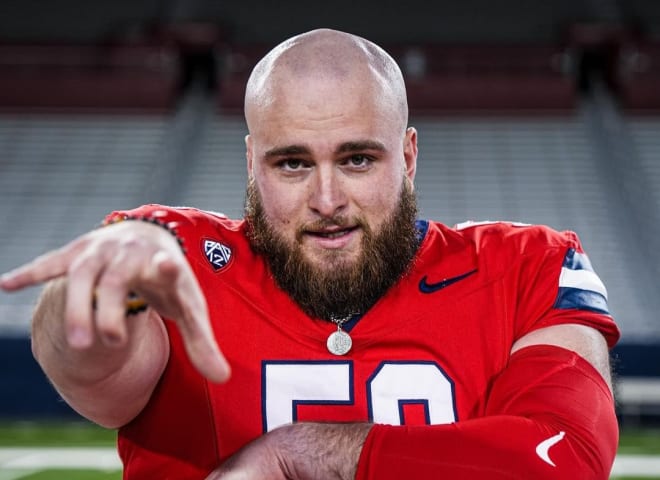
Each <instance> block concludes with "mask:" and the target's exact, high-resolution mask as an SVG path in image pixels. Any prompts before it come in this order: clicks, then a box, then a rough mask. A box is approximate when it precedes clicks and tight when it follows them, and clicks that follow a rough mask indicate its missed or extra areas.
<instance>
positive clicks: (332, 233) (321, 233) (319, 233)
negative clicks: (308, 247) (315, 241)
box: [305, 227, 358, 239]
mask: <svg viewBox="0 0 660 480" xmlns="http://www.w3.org/2000/svg"><path fill="white" fill-rule="evenodd" d="M357 228H358V227H348V228H332V229H323V230H307V231H305V233H306V234H307V235H312V236H315V237H320V238H329V239H333V238H339V237H343V236H344V235H348V234H349V233H351V232H353V231H355V230H357Z"/></svg>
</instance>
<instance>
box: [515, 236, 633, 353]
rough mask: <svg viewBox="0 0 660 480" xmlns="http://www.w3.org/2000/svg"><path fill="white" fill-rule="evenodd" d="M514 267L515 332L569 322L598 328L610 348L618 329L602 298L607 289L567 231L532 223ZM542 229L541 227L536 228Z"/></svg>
mask: <svg viewBox="0 0 660 480" xmlns="http://www.w3.org/2000/svg"><path fill="white" fill-rule="evenodd" d="M533 228H535V229H537V231H536V232H534V231H532V232H531V235H530V236H529V238H527V239H526V245H525V246H524V250H523V251H522V257H521V260H520V268H519V270H517V278H516V279H515V288H514V289H513V291H514V294H515V297H514V298H513V299H512V300H511V301H512V303H514V305H515V327H514V328H515V337H516V338H520V337H522V336H524V335H525V334H526V333H529V332H531V331H533V330H536V329H539V328H543V327H549V326H552V325H559V324H566V323H575V324H581V325H586V326H589V327H593V328H595V329H596V330H599V331H600V332H601V333H602V334H603V335H604V336H605V338H606V340H607V343H608V345H609V346H610V347H612V346H613V345H614V344H615V343H616V342H617V340H618V339H619V336H620V332H619V329H618V328H617V326H616V324H615V322H614V320H613V318H612V316H611V315H610V311H609V306H608V303H607V289H606V288H605V285H604V284H603V282H602V281H601V279H600V278H599V277H598V275H597V274H596V272H595V271H594V269H593V267H592V265H591V262H590V261H589V257H588V256H587V254H586V253H585V252H584V250H583V249H582V245H581V243H580V240H579V238H578V237H577V235H576V234H575V233H573V232H561V233H560V232H555V231H553V230H550V229H545V228H544V227H533ZM539 228H543V229H542V230H540V231H539V230H538V229H539Z"/></svg>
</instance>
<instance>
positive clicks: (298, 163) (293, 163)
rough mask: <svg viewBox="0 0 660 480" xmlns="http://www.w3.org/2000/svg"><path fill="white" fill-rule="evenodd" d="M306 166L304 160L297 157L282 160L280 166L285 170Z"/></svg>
mask: <svg viewBox="0 0 660 480" xmlns="http://www.w3.org/2000/svg"><path fill="white" fill-rule="evenodd" d="M303 166H304V164H303V161H302V160H299V159H297V158H287V159H286V160H282V162H281V163H280V167H282V168H283V169H284V170H299V169H301V168H302V167H303Z"/></svg>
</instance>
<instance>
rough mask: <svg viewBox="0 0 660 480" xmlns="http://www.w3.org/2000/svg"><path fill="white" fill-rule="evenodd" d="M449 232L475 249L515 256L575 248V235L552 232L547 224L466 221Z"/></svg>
mask: <svg viewBox="0 0 660 480" xmlns="http://www.w3.org/2000/svg"><path fill="white" fill-rule="evenodd" d="M451 231H452V232H454V233H455V234H457V235H459V236H461V237H462V238H464V239H466V240H469V241H470V242H472V243H473V244H474V245H475V247H476V248H477V249H478V250H484V249H485V250H490V249H497V250H501V249H505V250H512V251H514V252H517V253H531V252H533V251H535V250H545V249H557V248H558V249H565V248H578V247H579V239H578V237H577V235H576V234H575V233H574V232H572V231H569V230H564V231H560V230H556V229H554V228H552V227H550V226H548V225H540V224H529V223H522V222H515V221H492V220H487V221H479V222H475V221H468V222H463V223H459V224H457V225H455V226H454V227H452V228H451Z"/></svg>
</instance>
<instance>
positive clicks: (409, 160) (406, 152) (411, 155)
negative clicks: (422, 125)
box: [403, 127, 417, 187]
mask: <svg viewBox="0 0 660 480" xmlns="http://www.w3.org/2000/svg"><path fill="white" fill-rule="evenodd" d="M403 159H404V161H405V163H406V165H405V168H406V178H408V180H409V181H410V186H411V187H414V182H415V174H416V173H417V130H415V128H414V127H408V128H407V129H406V135H405V136H404V139H403Z"/></svg>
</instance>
